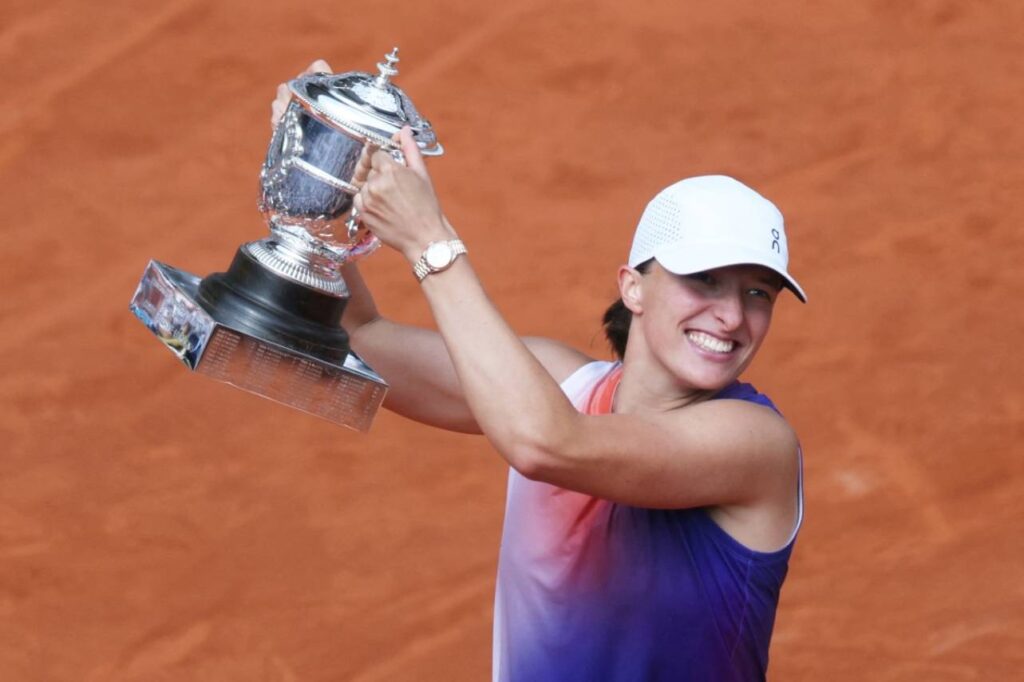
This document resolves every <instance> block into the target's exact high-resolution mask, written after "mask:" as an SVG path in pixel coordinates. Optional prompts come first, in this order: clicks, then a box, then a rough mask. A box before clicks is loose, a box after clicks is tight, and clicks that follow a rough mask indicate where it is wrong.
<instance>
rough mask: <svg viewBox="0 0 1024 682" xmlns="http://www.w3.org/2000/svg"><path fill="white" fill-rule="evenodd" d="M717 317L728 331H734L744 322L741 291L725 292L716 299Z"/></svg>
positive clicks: (715, 309)
mask: <svg viewBox="0 0 1024 682" xmlns="http://www.w3.org/2000/svg"><path fill="white" fill-rule="evenodd" d="M714 313H715V318H716V319H718V321H719V322H721V323H722V327H724V328H725V330H726V331H733V330H734V329H737V328H738V327H739V326H740V325H741V324H743V299H742V296H741V294H740V293H739V292H737V291H730V292H727V293H725V292H723V294H722V295H721V296H719V297H718V298H717V300H716V301H715V307H714Z"/></svg>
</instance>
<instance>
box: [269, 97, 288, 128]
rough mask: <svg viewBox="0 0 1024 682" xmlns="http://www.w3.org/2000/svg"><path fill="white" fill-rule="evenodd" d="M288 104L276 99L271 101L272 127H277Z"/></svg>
mask: <svg viewBox="0 0 1024 682" xmlns="http://www.w3.org/2000/svg"><path fill="white" fill-rule="evenodd" d="M285 109H286V105H285V104H282V103H281V102H280V101H279V100H274V101H273V102H271V103H270V128H271V129H274V128H277V124H278V123H280V122H281V117H282V116H284V110H285Z"/></svg>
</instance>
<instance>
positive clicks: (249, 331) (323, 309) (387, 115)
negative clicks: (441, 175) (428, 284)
mask: <svg viewBox="0 0 1024 682" xmlns="http://www.w3.org/2000/svg"><path fill="white" fill-rule="evenodd" d="M397 62H398V50H397V48H396V49H394V50H392V52H391V54H389V55H387V56H386V57H385V58H384V61H383V62H380V63H378V64H377V68H378V71H379V73H377V74H376V75H371V74H369V73H364V72H359V71H350V72H347V73H341V74H326V73H317V74H310V75H306V76H302V77H299V78H297V79H295V80H293V81H291V82H290V83H289V84H288V87H289V90H290V92H291V95H292V98H291V101H290V102H289V104H288V106H287V108H286V110H285V113H284V115H283V117H282V119H281V121H280V123H279V124H278V126H277V128H276V129H275V131H274V134H273V137H272V138H271V141H270V146H269V148H268V150H267V156H266V159H265V161H264V163H263V167H262V170H261V172H260V200H259V209H260V211H261V212H262V213H263V215H264V217H265V219H266V221H267V225H268V227H269V228H270V236H269V237H266V238H264V239H260V240H258V241H253V242H249V243H246V244H243V245H242V246H240V247H239V249H238V251H237V252H236V253H235V257H234V260H233V261H232V263H231V265H230V267H229V268H228V270H227V271H226V272H220V273H213V274H211V275H208V276H206V277H204V278H202V279H200V278H199V277H196V276H195V275H192V274H190V273H187V272H184V271H182V270H178V269H176V268H173V267H171V266H169V265H166V264H164V263H160V262H159V261H150V263H149V265H148V266H147V268H146V270H145V272H144V273H143V276H142V280H141V281H140V283H139V286H138V289H137V290H136V292H135V296H134V297H133V298H132V302H131V310H132V312H134V313H135V315H136V316H137V317H138V318H139V319H140V320H141V321H142V322H143V323H144V324H145V325H146V326H147V327H148V328H149V329H150V331H152V332H153V333H154V334H155V335H156V336H157V338H158V339H160V340H161V341H162V342H163V343H164V345H166V346H167V347H168V348H170V349H171V350H172V351H174V353H175V354H176V355H177V356H178V357H179V358H180V359H181V360H182V361H183V362H184V363H185V365H186V366H188V367H189V368H190V369H193V370H195V371H197V372H200V373H204V374H207V375H208V376H211V377H213V378H215V379H218V380H220V381H225V382H227V383H230V384H233V385H235V386H238V387H240V388H243V389H245V390H248V391H250V392H253V393H256V394H259V395H262V396H264V397H267V398H271V399H272V400H277V401H278V402H281V403H284V404H286V405H289V406H290V407H294V408H296V409H300V410H303V411H306V412H310V413H312V414H315V415H318V416H321V417H324V418H326V419H329V420H331V421H333V422H335V423H338V424H342V425H345V426H349V427H352V428H355V429H359V430H366V429H368V428H369V426H370V423H371V422H372V420H373V417H374V415H375V414H376V412H377V409H378V408H379V407H380V404H381V403H382V402H383V399H384V394H385V392H386V390H387V383H386V382H385V381H384V380H383V379H382V378H381V377H380V376H379V375H377V374H376V372H374V371H373V370H372V369H371V368H370V367H369V366H367V365H366V363H364V362H363V361H362V360H361V359H360V358H359V357H358V356H357V355H356V354H355V353H353V352H352V350H351V348H350V347H349V343H348V334H347V333H346V332H345V330H344V329H342V327H341V324H340V322H341V316H342V313H343V312H344V309H345V305H346V304H347V302H348V288H347V287H346V286H345V280H344V279H343V278H342V275H341V266H342V265H343V264H344V263H346V262H349V261H354V260H357V259H360V258H363V257H365V256H366V255H368V254H370V253H372V252H373V251H374V250H375V249H376V248H377V247H378V246H379V242H378V241H377V238H376V237H374V236H373V235H372V234H371V233H369V232H368V231H367V230H366V229H365V228H364V227H362V226H361V224H360V223H359V219H358V215H357V214H356V211H355V210H354V206H353V199H354V196H355V194H356V193H357V192H358V190H359V188H358V187H357V186H356V185H355V184H354V175H355V172H356V168H357V165H358V163H359V159H360V157H361V155H362V154H363V153H364V151H367V150H368V148H382V149H385V150H388V151H390V152H391V153H392V154H393V155H395V156H396V158H399V159H400V158H401V154H400V152H399V150H398V147H397V144H396V143H395V142H393V141H392V136H393V135H394V134H395V133H396V132H398V130H400V129H401V128H402V127H403V126H406V125H408V126H409V127H410V128H411V129H412V132H413V139H414V140H415V141H416V143H417V145H418V146H419V148H420V150H421V151H422V153H423V154H424V155H426V156H438V155H440V154H442V153H443V149H442V147H441V145H440V144H438V142H437V139H436V137H435V135H434V132H433V129H432V128H431V126H430V123H429V122H427V121H426V120H425V119H424V118H423V117H421V116H420V114H419V112H418V111H417V110H416V108H415V107H414V106H413V104H412V102H411V101H410V100H409V98H408V97H407V96H406V95H405V93H404V92H403V91H402V90H401V89H400V88H398V87H397V86H395V85H394V84H393V83H391V82H390V79H391V78H392V77H394V76H395V75H396V74H397V73H398V71H397V69H396V68H395V64H396V63H397Z"/></svg>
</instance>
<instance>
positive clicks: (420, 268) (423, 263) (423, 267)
mask: <svg viewBox="0 0 1024 682" xmlns="http://www.w3.org/2000/svg"><path fill="white" fill-rule="evenodd" d="M445 242H446V243H447V244H448V246H450V247H451V249H452V262H451V263H449V264H448V266H447V267H451V265H453V264H454V263H455V259H456V258H458V257H459V256H461V255H463V254H466V253H469V251H468V250H467V249H466V245H465V244H463V243H462V240H461V239H446V240H445ZM427 248H428V249H429V248H430V245H429V244H428V245H427ZM445 269H447V268H445ZM412 271H413V274H415V275H416V281H417V282H422V281H423V280H424V279H426V278H427V275H429V274H430V273H431V272H433V270H431V269H430V266H429V265H427V252H426V249H424V251H423V255H422V256H420V259H419V260H418V261H416V263H414V264H413V266H412Z"/></svg>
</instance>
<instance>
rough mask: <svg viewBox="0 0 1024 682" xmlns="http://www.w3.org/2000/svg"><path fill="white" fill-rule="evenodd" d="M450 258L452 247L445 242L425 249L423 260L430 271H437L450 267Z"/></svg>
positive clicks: (435, 243)
mask: <svg viewBox="0 0 1024 682" xmlns="http://www.w3.org/2000/svg"><path fill="white" fill-rule="evenodd" d="M452 256H453V254H452V247H451V246H450V245H449V244H448V243H447V242H434V243H433V244H431V245H430V246H428V247H427V250H426V252H425V253H424V254H423V259H424V260H426V261H427V265H429V266H430V267H431V269H437V268H443V267H446V266H448V265H451V262H452Z"/></svg>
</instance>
